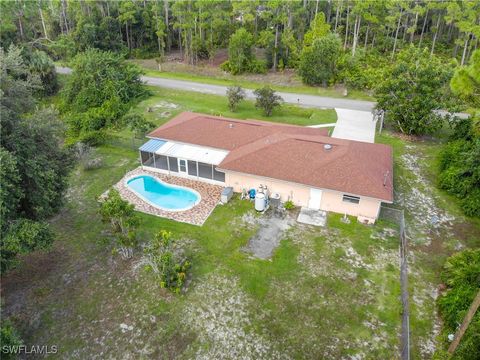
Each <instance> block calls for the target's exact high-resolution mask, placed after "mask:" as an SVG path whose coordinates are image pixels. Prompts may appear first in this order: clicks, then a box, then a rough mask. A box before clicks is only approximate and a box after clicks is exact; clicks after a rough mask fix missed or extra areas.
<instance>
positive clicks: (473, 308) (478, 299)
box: [448, 290, 480, 354]
mask: <svg viewBox="0 0 480 360" xmlns="http://www.w3.org/2000/svg"><path fill="white" fill-rule="evenodd" d="M479 307H480V290H479V291H478V292H477V296H475V299H473V302H472V304H471V305H470V307H469V309H468V312H467V314H466V315H465V317H464V318H463V321H462V325H460V327H459V328H458V330H457V333H456V334H455V338H454V339H453V341H452V343H451V344H450V346H449V348H448V352H449V353H450V354H453V353H454V352H455V349H456V348H457V346H458V344H460V340H462V337H463V335H464V334H465V331H467V329H468V325H470V322H471V321H472V319H473V317H474V316H475V313H476V312H477V309H478V308H479Z"/></svg>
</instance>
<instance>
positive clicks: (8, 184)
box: [0, 147, 24, 230]
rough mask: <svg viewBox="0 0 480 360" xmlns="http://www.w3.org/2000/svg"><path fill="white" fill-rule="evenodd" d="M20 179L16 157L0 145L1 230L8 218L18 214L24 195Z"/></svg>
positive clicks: (6, 223) (6, 224) (5, 225)
mask: <svg viewBox="0 0 480 360" xmlns="http://www.w3.org/2000/svg"><path fill="white" fill-rule="evenodd" d="M21 180H22V178H21V177H20V173H19V171H18V167H17V159H16V158H15V156H14V155H13V154H11V153H10V152H9V151H7V150H5V149H4V148H3V147H0V183H1V184H2V186H0V219H2V224H1V226H2V229H3V230H4V229H5V227H7V226H8V220H10V219H14V218H15V217H16V215H17V214H18V208H19V205H20V200H21V199H22V197H23V196H24V193H23V190H22V187H21Z"/></svg>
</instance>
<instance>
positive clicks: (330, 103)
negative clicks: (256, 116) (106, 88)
mask: <svg viewBox="0 0 480 360" xmlns="http://www.w3.org/2000/svg"><path fill="white" fill-rule="evenodd" d="M56 69H57V72H58V73H59V74H70V73H71V72H72V70H71V69H69V68H66V67H61V66H57V67H56ZM142 80H143V81H144V82H145V83H146V84H147V85H152V86H158V87H163V88H168V89H177V90H185V91H196V92H200V93H203V94H213V95H223V96H225V94H226V91H227V87H226V86H221V85H210V84H202V83H197V82H193V81H184V80H175V79H165V78H159V77H151V76H142ZM259 85H261V84H259ZM245 91H246V93H247V98H249V99H254V98H255V96H254V95H253V90H250V89H245ZM277 94H278V95H280V96H281V97H282V98H283V100H284V101H285V102H286V103H290V104H297V105H300V106H306V107H317V108H322V109H334V108H340V109H349V110H361V111H371V110H372V109H373V107H374V106H375V103H374V102H372V101H363V100H350V99H341V98H331V97H325V96H316V95H307V94H295V93H287V92H277Z"/></svg>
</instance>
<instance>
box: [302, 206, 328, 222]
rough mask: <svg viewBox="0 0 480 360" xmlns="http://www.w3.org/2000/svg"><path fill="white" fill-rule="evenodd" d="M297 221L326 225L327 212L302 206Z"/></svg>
mask: <svg viewBox="0 0 480 360" xmlns="http://www.w3.org/2000/svg"><path fill="white" fill-rule="evenodd" d="M297 221H298V222H299V223H302V224H308V225H314V226H325V225H326V224H327V212H326V211H323V210H315V209H309V208H306V207H302V208H301V209H300V214H298V218H297Z"/></svg>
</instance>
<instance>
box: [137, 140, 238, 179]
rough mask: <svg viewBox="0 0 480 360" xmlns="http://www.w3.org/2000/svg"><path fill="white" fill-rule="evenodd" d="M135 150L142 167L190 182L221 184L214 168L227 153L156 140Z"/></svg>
mask: <svg viewBox="0 0 480 360" xmlns="http://www.w3.org/2000/svg"><path fill="white" fill-rule="evenodd" d="M139 150H140V159H141V162H142V165H143V166H148V167H151V168H155V169H158V170H162V171H165V172H168V173H173V174H177V175H182V176H187V177H190V178H201V179H207V180H213V181H219V182H225V174H224V173H223V172H220V171H217V170H216V166H217V165H218V164H220V163H221V162H222V161H223V159H224V158H225V157H226V156H227V154H228V151H225V150H220V149H212V148H207V147H203V146H198V145H190V144H182V143H177V142H175V141H166V140H158V139H151V140H149V141H147V142H146V143H145V144H143V145H142V146H141V147H140V149H139Z"/></svg>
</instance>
